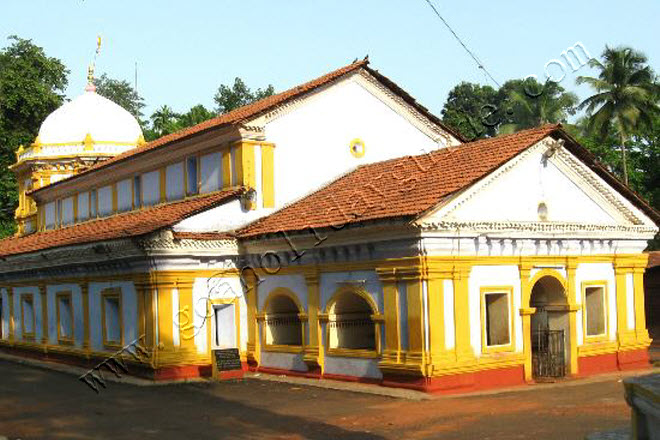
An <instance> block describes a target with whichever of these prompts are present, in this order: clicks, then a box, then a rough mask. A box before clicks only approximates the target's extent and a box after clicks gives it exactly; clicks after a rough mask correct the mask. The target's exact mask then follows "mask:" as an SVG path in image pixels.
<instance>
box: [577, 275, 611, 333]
mask: <svg viewBox="0 0 660 440" xmlns="http://www.w3.org/2000/svg"><path fill="white" fill-rule="evenodd" d="M587 287H602V288H603V301H604V302H605V304H604V307H603V312H604V313H605V316H604V323H605V329H604V330H605V331H604V332H603V333H602V334H598V335H589V334H587V328H588V327H587V320H588V319H589V317H588V316H587ZM580 289H581V292H582V335H583V336H584V342H585V343H590V342H603V341H607V340H608V339H609V334H610V309H609V302H610V301H609V289H608V288H607V281H606V280H595V281H584V282H582V285H581V287H580Z"/></svg>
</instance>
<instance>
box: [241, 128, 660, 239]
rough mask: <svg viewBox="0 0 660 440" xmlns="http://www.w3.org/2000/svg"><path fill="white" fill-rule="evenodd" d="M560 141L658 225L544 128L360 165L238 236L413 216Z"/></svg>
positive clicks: (584, 155)
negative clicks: (544, 142) (551, 140)
mask: <svg viewBox="0 0 660 440" xmlns="http://www.w3.org/2000/svg"><path fill="white" fill-rule="evenodd" d="M547 136H553V137H555V138H559V137H561V138H563V139H564V140H565V141H566V144H565V146H566V148H567V149H569V150H570V151H571V152H572V153H573V154H575V155H576V157H578V158H579V159H580V160H581V161H582V162H583V163H585V165H587V166H588V167H589V168H590V169H591V170H593V171H594V172H595V173H596V174H598V175H599V176H600V177H601V178H603V179H604V180H605V181H606V182H607V183H608V184H610V185H612V186H613V187H614V189H615V190H617V191H619V192H620V193H621V194H622V195H623V196H624V197H626V198H627V199H628V200H630V201H631V202H632V203H633V204H634V205H635V206H637V207H638V208H639V209H641V210H642V211H643V212H644V213H645V214H646V215H648V216H649V217H650V218H651V219H652V220H653V221H654V222H656V224H660V213H658V211H656V210H655V209H653V208H652V207H651V206H650V205H649V204H648V203H647V202H646V201H645V200H644V199H643V198H642V197H640V196H639V195H638V194H637V193H635V192H634V191H632V190H631V189H630V188H629V187H627V186H626V185H624V184H623V183H622V182H621V181H619V180H618V179H617V178H616V177H615V176H614V175H613V174H611V173H610V172H609V171H608V170H607V169H605V167H603V166H602V165H601V164H600V163H598V161H596V159H595V157H594V156H593V154H591V153H590V152H589V151H588V150H586V149H585V148H584V147H582V146H580V145H579V144H578V143H577V142H576V141H575V139H573V138H572V137H571V136H570V135H568V134H567V133H566V132H565V131H564V130H563V129H562V128H561V125H559V124H555V125H544V126H541V127H537V128H533V129H529V130H522V131H519V132H517V133H514V134H510V135H504V136H498V137H494V138H488V139H482V140H479V141H475V142H470V143H466V144H462V145H460V146H457V147H451V148H445V149H441V150H436V151H433V152H431V153H429V154H425V155H420V156H406V157H402V158H398V159H393V160H389V161H385V162H379V163H374V164H370V165H364V166H361V167H359V168H357V169H356V170H354V171H352V172H350V173H348V174H346V175H344V176H342V177H340V178H339V179H337V180H335V181H334V182H332V183H330V184H329V185H327V186H325V187H323V188H321V189H319V190H318V191H316V192H314V193H312V194H310V195H309V196H307V197H305V198H304V199H302V200H299V201H298V202H295V203H293V204H291V205H289V206H288V207H285V208H283V209H281V210H280V211H277V212H275V213H273V214H272V215H270V216H268V217H266V218H263V219H260V220H257V221H256V222H254V223H252V224H250V225H248V226H246V227H245V228H243V229H241V230H240V231H238V236H239V237H254V236H257V235H262V234H273V233H278V232H282V231H302V230H305V229H307V228H310V227H313V228H325V227H335V228H337V227H342V226H343V225H345V224H351V223H360V222H365V221H369V220H380V219H386V218H397V217H415V216H418V215H420V214H423V213H424V212H425V211H427V210H429V209H431V208H433V207H434V206H436V205H437V204H438V203H440V202H441V201H442V199H444V198H445V197H447V196H449V195H451V194H453V193H455V192H457V191H460V190H462V189H464V188H467V187H468V186H470V185H472V184H473V183H475V182H476V181H478V180H480V179H481V178H483V177H485V176H486V175H488V174H489V173H491V172H492V171H494V170H495V169H497V168H498V167H499V166H501V165H503V164H504V163H505V162H507V161H508V160H510V159H512V158H513V157H515V156H516V155H518V154H519V153H521V152H522V151H523V150H525V149H527V148H528V147H531V146H532V145H534V144H535V143H536V142H538V141H540V140H541V139H543V138H545V137H547Z"/></svg>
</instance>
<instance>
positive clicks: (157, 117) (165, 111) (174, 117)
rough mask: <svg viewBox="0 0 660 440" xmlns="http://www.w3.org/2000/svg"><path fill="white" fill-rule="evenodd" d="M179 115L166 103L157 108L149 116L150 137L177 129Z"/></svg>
mask: <svg viewBox="0 0 660 440" xmlns="http://www.w3.org/2000/svg"><path fill="white" fill-rule="evenodd" d="M180 116H181V115H179V114H178V113H176V112H175V111H174V110H172V108H171V107H170V106H168V105H164V106H162V107H160V108H159V109H157V110H156V111H155V112H154V113H153V114H152V115H151V118H150V119H151V133H150V138H152V139H155V138H158V137H161V136H165V135H166V134H170V133H174V132H175V131H177V130H178V129H179V124H178V119H179V117H180ZM152 139H149V140H152Z"/></svg>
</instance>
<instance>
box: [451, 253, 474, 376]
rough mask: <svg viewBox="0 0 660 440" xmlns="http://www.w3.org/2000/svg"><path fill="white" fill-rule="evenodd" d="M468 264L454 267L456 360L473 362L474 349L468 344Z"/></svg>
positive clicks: (458, 361) (469, 268)
mask: <svg viewBox="0 0 660 440" xmlns="http://www.w3.org/2000/svg"><path fill="white" fill-rule="evenodd" d="M470 270H471V267H470V266H462V265H457V266H456V267H455V268H454V277H453V279H454V322H455V325H456V362H457V363H459V364H461V363H472V362H474V359H475V356H474V350H473V349H472V345H471V344H470V304H469V298H468V280H469V276H470Z"/></svg>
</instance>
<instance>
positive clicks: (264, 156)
mask: <svg viewBox="0 0 660 440" xmlns="http://www.w3.org/2000/svg"><path fill="white" fill-rule="evenodd" d="M273 147H274V145H273V144H261V191H262V193H263V204H264V208H272V207H274V206H275V162H274V154H273V153H274V148H273Z"/></svg>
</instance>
